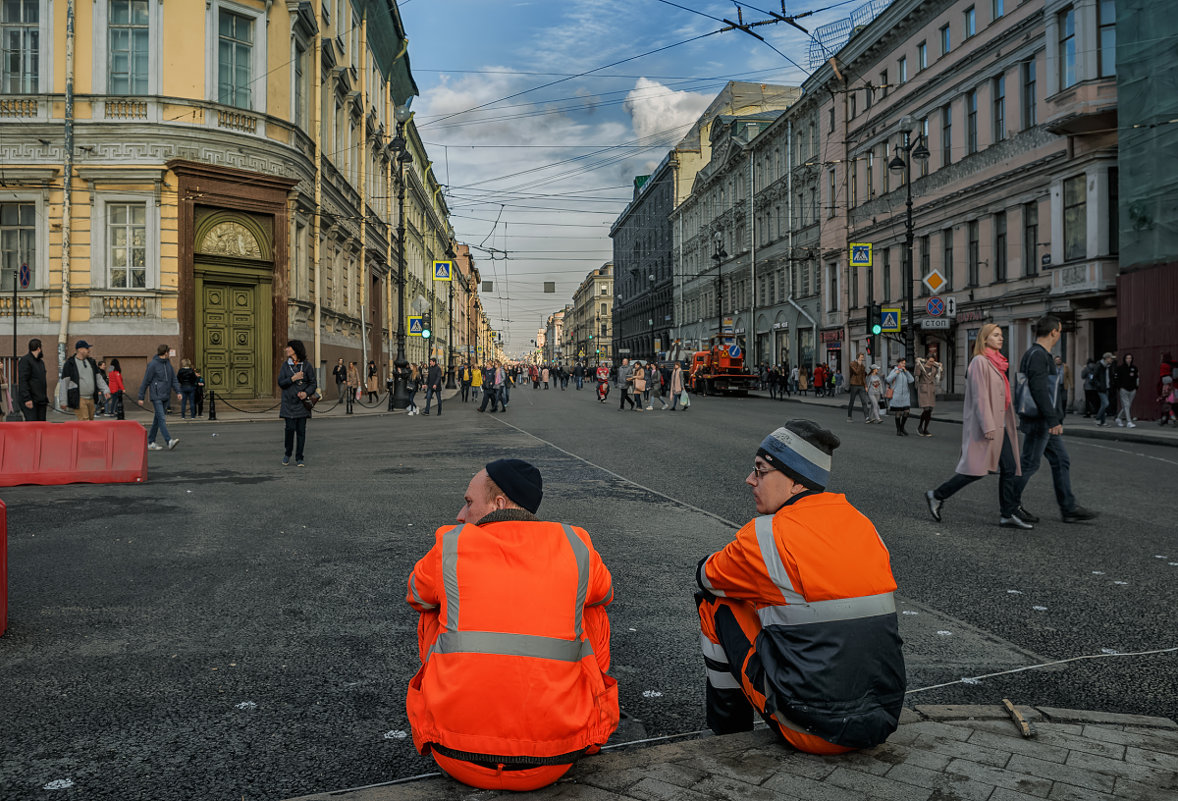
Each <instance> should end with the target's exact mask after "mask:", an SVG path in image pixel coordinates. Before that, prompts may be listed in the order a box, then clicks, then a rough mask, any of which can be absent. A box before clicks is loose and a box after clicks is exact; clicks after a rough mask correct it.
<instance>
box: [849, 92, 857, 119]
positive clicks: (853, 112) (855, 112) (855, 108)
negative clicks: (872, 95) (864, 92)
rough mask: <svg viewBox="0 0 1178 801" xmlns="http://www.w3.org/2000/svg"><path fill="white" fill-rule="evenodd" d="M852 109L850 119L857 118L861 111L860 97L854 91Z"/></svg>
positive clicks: (852, 93)
mask: <svg viewBox="0 0 1178 801" xmlns="http://www.w3.org/2000/svg"><path fill="white" fill-rule="evenodd" d="M850 94H851V110H850V112H849V113H848V115H847V117H848V119H852V120H853V119H855V115H856V114H858V113H859V97H858V95H856V94H855V93H854V92H851V93H850Z"/></svg>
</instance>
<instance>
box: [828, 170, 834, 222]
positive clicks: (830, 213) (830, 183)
mask: <svg viewBox="0 0 1178 801" xmlns="http://www.w3.org/2000/svg"><path fill="white" fill-rule="evenodd" d="M826 183H827V190H826V191H827V196H828V197H829V198H830V208H828V209H827V212H826V216H827V217H833V216H834V212H835V175H834V167H831V168H830V169H829V170H827V171H826Z"/></svg>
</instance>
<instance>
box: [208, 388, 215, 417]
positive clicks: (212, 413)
mask: <svg viewBox="0 0 1178 801" xmlns="http://www.w3.org/2000/svg"><path fill="white" fill-rule="evenodd" d="M216 419H217V393H216V392H214V391H213V390H211V389H210V390H209V420H210V421H215V420H216Z"/></svg>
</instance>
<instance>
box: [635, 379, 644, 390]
mask: <svg viewBox="0 0 1178 801" xmlns="http://www.w3.org/2000/svg"><path fill="white" fill-rule="evenodd" d="M634 391H635V392H645V391H646V379H645V378H635V379H634Z"/></svg>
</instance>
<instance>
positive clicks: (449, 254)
mask: <svg viewBox="0 0 1178 801" xmlns="http://www.w3.org/2000/svg"><path fill="white" fill-rule="evenodd" d="M449 234H450V242H449V244H447V245H446V258H448V259H450V300H449V308H448V309H447V311H448V312H449V314H448V316H449V318H450V325H449V326H448V330H447V333H446V389H457V388H458V387H457V385H456V384H455V383H454V268H455V266H456V265H457V264H458V254H457V253H455V252H454V229H453V228H451V229H450V231H449Z"/></svg>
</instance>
